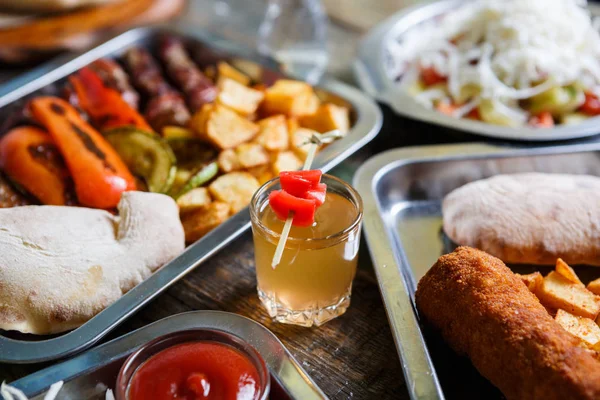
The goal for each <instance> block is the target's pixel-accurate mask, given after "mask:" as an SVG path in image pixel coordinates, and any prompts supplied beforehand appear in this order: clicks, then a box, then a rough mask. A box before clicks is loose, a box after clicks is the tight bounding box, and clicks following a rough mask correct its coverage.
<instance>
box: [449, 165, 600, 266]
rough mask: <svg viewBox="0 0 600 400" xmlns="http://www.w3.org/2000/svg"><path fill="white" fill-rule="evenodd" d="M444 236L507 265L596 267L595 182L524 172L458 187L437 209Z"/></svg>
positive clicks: (598, 202)
mask: <svg viewBox="0 0 600 400" xmlns="http://www.w3.org/2000/svg"><path fill="white" fill-rule="evenodd" d="M442 212H443V217H444V232H445V233H446V234H447V235H448V237H449V238H450V239H452V240H453V241H454V242H455V243H457V244H459V245H466V246H471V247H476V248H478V249H481V250H483V251H485V252H487V253H489V254H492V255H494V256H496V257H498V258H500V259H501V260H502V261H504V262H507V263H523V264H542V265H545V264H548V265H554V263H555V262H556V259H557V258H558V257H560V258H562V259H563V260H565V261H566V262H567V263H568V264H589V265H598V266H600V178H597V177H595V176H589V175H564V174H542V173H526V174H515V175H497V176H494V177H492V178H488V179H483V180H479V181H476V182H472V183H469V184H467V185H464V186H462V187H460V188H458V189H456V190H454V191H453V192H451V193H450V194H448V195H447V196H446V198H445V199H444V201H443V205H442Z"/></svg>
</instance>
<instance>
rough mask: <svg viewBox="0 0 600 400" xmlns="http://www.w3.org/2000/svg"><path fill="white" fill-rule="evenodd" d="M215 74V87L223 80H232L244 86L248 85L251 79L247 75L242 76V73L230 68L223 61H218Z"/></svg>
mask: <svg viewBox="0 0 600 400" xmlns="http://www.w3.org/2000/svg"><path fill="white" fill-rule="evenodd" d="M217 74H218V81H217V85H219V84H220V82H221V80H222V79H224V78H226V79H233V80H234V81H236V82H239V83H241V84H242V85H244V86H248V85H250V81H251V79H250V77H249V76H248V75H246V74H244V73H243V72H241V71H239V70H238V69H236V68H234V67H232V66H231V65H229V64H227V63H226V62H224V61H220V62H219V63H218V64H217Z"/></svg>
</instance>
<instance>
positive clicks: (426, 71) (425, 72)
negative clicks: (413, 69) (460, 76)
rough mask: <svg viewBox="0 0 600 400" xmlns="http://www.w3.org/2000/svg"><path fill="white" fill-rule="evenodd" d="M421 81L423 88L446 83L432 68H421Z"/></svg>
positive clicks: (444, 78)
mask: <svg viewBox="0 0 600 400" xmlns="http://www.w3.org/2000/svg"><path fill="white" fill-rule="evenodd" d="M421 80H422V81H423V83H424V84H425V86H432V85H435V84H438V83H443V82H446V81H447V78H446V77H445V76H443V75H441V74H440V73H438V72H437V71H436V69H435V68H433V67H427V68H423V67H421Z"/></svg>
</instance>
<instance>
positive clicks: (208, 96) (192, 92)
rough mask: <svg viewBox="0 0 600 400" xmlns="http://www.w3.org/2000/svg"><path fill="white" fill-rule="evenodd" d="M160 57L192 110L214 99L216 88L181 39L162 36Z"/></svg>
mask: <svg viewBox="0 0 600 400" xmlns="http://www.w3.org/2000/svg"><path fill="white" fill-rule="evenodd" d="M160 58H161V59H162V61H163V62H164V64H165V66H166V68H167V72H168V73H169V76H170V77H171V79H173V81H175V83H177V85H178V86H179V87H180V89H181V90H182V91H183V93H185V95H186V97H187V101H188V105H189V106H190V108H191V110H192V111H197V110H199V109H200V108H201V107H202V106H203V105H204V104H206V103H211V102H213V101H214V100H215V99H216V97H217V88H216V87H215V85H213V83H212V81H211V80H210V79H208V78H207V77H206V76H204V74H203V73H202V72H201V71H200V69H199V68H198V66H196V64H195V63H194V62H193V61H192V59H191V58H190V56H189V54H188V52H187V50H186V49H185V47H184V45H183V42H182V41H181V40H179V39H177V38H175V37H172V36H168V37H166V38H164V39H163V40H162V42H161V45H160Z"/></svg>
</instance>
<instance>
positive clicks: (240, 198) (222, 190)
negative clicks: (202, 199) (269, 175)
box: [208, 172, 260, 214]
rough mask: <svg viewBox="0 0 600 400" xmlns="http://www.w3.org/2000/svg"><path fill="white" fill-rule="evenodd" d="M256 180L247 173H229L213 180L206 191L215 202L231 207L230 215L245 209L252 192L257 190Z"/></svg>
mask: <svg viewBox="0 0 600 400" xmlns="http://www.w3.org/2000/svg"><path fill="white" fill-rule="evenodd" d="M259 187H260V184H259V183H258V180H256V178H255V177H254V176H252V175H251V174H249V173H247V172H230V173H228V174H225V175H222V176H220V177H218V178H217V179H215V180H214V181H213V182H212V183H211V184H210V186H209V187H208V190H209V191H210V194H211V195H212V196H213V198H215V199H216V200H220V201H224V202H226V203H228V204H229V205H230V206H231V214H235V213H237V212H238V211H240V210H241V209H243V208H244V207H246V206H247V205H248V204H249V203H250V200H251V199H252V195H254V192H256V191H257V190H258V188H259Z"/></svg>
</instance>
